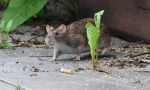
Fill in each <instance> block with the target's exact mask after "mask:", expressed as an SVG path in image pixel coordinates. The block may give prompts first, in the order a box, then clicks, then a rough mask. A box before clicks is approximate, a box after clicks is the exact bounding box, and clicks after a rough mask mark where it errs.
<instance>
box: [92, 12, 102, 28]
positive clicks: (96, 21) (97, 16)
mask: <svg viewBox="0 0 150 90" xmlns="http://www.w3.org/2000/svg"><path fill="white" fill-rule="evenodd" d="M103 13H104V10H101V11H99V12H97V13H95V15H94V21H95V25H96V27H98V28H99V27H100V20H101V16H102V15H103Z"/></svg>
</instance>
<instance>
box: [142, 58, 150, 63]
mask: <svg viewBox="0 0 150 90" xmlns="http://www.w3.org/2000/svg"><path fill="white" fill-rule="evenodd" d="M140 60H141V61H142V62H144V63H150V60H146V59H140Z"/></svg>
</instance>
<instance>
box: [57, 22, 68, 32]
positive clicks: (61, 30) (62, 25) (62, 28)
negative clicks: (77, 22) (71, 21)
mask: <svg viewBox="0 0 150 90" xmlns="http://www.w3.org/2000/svg"><path fill="white" fill-rule="evenodd" d="M58 29H59V32H60V33H65V32H66V25H64V24H61V25H60V26H59V27H58Z"/></svg>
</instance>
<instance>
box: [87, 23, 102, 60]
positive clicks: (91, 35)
mask: <svg viewBox="0 0 150 90" xmlns="http://www.w3.org/2000/svg"><path fill="white" fill-rule="evenodd" d="M86 29H87V38H88V40H89V41H88V43H89V46H90V49H91V56H92V62H94V58H95V55H96V49H97V41H98V38H99V33H98V32H99V28H97V27H95V26H94V25H93V24H92V23H89V22H88V23H87V24H86Z"/></svg>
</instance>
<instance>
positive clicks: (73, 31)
mask: <svg viewBox="0 0 150 90" xmlns="http://www.w3.org/2000/svg"><path fill="white" fill-rule="evenodd" d="M87 22H92V23H94V20H93V18H86V19H81V20H79V21H76V22H73V23H71V24H69V25H67V26H66V25H64V24H61V25H60V26H59V27H58V28H56V29H54V28H53V27H51V26H49V25H47V26H46V31H47V36H46V38H45V42H46V44H47V45H50V44H54V51H53V57H52V59H51V60H50V61H55V60H56V59H57V57H58V56H59V55H60V54H61V53H66V54H67V53H68V54H76V60H80V58H81V57H83V56H86V55H87V54H90V52H89V51H90V49H89V46H88V39H87V33H86V28H85V25H86V23H87ZM103 30H104V31H103ZM100 37H101V39H99V40H100V42H101V45H100V46H99V47H100V48H103V50H102V54H104V53H105V52H106V51H107V50H108V48H107V47H109V43H110V35H109V32H108V31H107V28H106V26H105V25H104V24H102V31H101V36H100Z"/></svg>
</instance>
